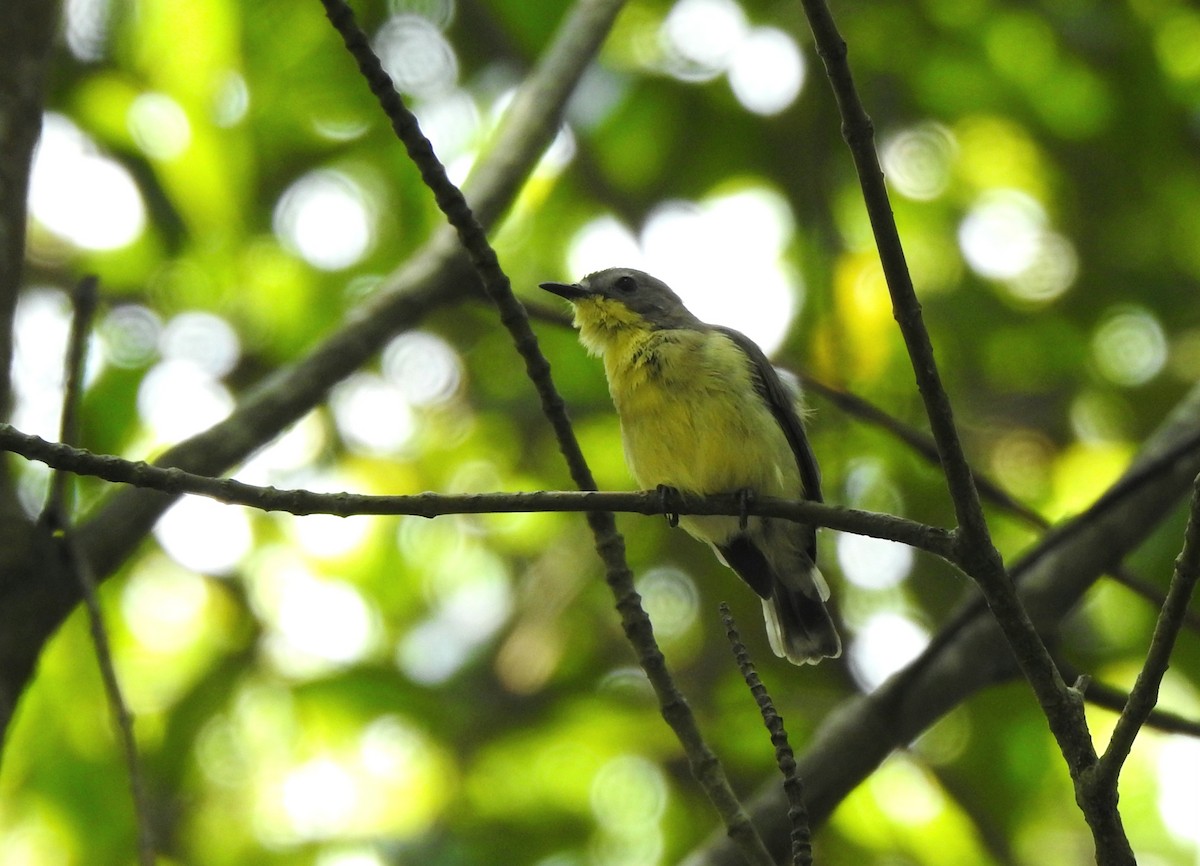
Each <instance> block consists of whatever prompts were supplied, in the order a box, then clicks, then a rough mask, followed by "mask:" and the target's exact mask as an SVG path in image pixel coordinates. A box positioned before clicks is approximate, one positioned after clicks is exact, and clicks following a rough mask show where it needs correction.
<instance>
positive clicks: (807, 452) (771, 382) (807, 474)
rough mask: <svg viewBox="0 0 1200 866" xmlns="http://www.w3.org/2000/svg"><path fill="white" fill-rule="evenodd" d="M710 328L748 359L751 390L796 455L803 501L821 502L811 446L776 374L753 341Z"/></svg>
mask: <svg viewBox="0 0 1200 866" xmlns="http://www.w3.org/2000/svg"><path fill="white" fill-rule="evenodd" d="M713 327H714V328H715V329H716V330H717V331H720V332H721V333H722V334H724V335H725V336H726V337H728V338H729V339H731V340H733V342H735V343H736V344H737V345H738V347H739V348H740V349H741V350H742V351H743V352H745V353H746V355H747V357H749V358H750V363H751V365H752V367H753V373H754V387H755V389H756V390H757V391H758V394H759V396H760V397H762V398H763V399H764V400H766V401H767V405H768V406H770V407H771V414H773V415H774V416H775V420H776V421H778V422H779V426H780V428H782V430H783V434H784V435H785V436H786V437H787V440H788V444H790V445H791V446H792V453H793V454H794V455H796V466H797V468H799V470H800V481H801V483H802V484H803V485H804V498H805V499H811V500H812V501H813V502H823V501H824V500H823V499H822V498H821V470H820V469H818V468H817V458H816V456H815V455H814V454H813V450H812V446H811V445H809V444H808V437H807V436H805V435H804V425H803V424H802V423H801V422H800V415H799V414H798V413H797V411H796V400H795V398H794V397H793V395H792V394H790V393H788V390H787V388H786V387H784V384H783V382H782V381H781V380H780V378H779V373H778V372H776V370H775V368H774V367H772V366H771V362H770V361H768V360H767V356H766V355H764V354H763V351H762V349H760V348H758V346H757V345H756V344H755V343H754V341H753V340H751V339H750V338H749V337H747V336H746V335H745V334H742V333H740V332H738V331H735V330H733V328H722V327H717V326H713Z"/></svg>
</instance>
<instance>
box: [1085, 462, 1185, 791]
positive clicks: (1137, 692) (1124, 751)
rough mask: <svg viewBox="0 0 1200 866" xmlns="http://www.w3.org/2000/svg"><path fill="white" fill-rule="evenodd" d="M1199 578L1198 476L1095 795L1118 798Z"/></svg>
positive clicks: (1095, 783)
mask: <svg viewBox="0 0 1200 866" xmlns="http://www.w3.org/2000/svg"><path fill="white" fill-rule="evenodd" d="M1197 579H1200V476H1197V478H1196V481H1195V485H1194V489H1193V493H1192V509H1191V513H1190V515H1189V516H1188V524H1187V529H1186V530H1185V532H1184V536H1183V550H1182V551H1181V552H1180V554H1179V557H1178V558H1177V559H1176V560H1175V573H1174V575H1173V576H1172V577H1171V586H1170V588H1169V589H1168V590H1167V600H1166V603H1165V604H1164V605H1163V607H1162V610H1161V611H1159V615H1158V621H1157V622H1156V623H1155V625H1154V635H1153V637H1152V638H1151V639H1150V651H1149V652H1148V653H1147V655H1146V663H1145V664H1144V665H1143V666H1142V669H1141V671H1140V672H1139V673H1138V678H1137V682H1135V683H1134V686H1133V691H1131V692H1130V693H1129V700H1128V701H1127V702H1126V704H1125V708H1124V709H1123V710H1122V711H1121V715H1120V718H1118V719H1117V725H1116V728H1115V729H1114V730H1113V734H1112V738H1111V739H1110V740H1109V742H1108V748H1107V749H1105V750H1104V755H1103V756H1102V757H1101V758H1100V765H1099V767H1097V769H1096V773H1095V777H1094V778H1093V779H1092V780H1091V782H1090V786H1091V787H1093V788H1094V791H1095V793H1099V794H1100V795H1102V796H1106V797H1111V798H1112V799H1114V800H1115V799H1116V793H1117V778H1118V776H1119V775H1120V773H1121V767H1122V766H1123V765H1124V763H1125V759H1126V758H1127V757H1128V756H1129V752H1130V750H1131V749H1132V748H1133V741H1134V739H1135V738H1136V737H1137V734H1138V731H1140V730H1141V728H1142V726H1143V725H1144V724H1146V721H1147V719H1149V718H1150V713H1151V712H1152V711H1153V710H1154V707H1155V705H1156V704H1157V703H1158V688H1159V686H1160V685H1161V684H1162V678H1163V675H1164V674H1166V672H1167V666H1168V665H1169V664H1170V661H1171V650H1172V649H1173V648H1174V647H1175V639H1176V638H1177V637H1178V636H1179V630H1180V628H1182V626H1183V615H1184V612H1185V611H1186V610H1187V607H1188V603H1189V602H1190V601H1191V598H1192V592H1193V591H1194V590H1195V588H1196V581H1197Z"/></svg>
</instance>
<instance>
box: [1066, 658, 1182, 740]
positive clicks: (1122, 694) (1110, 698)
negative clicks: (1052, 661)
mask: <svg viewBox="0 0 1200 866" xmlns="http://www.w3.org/2000/svg"><path fill="white" fill-rule="evenodd" d="M1056 662H1057V664H1058V669H1059V670H1061V671H1062V672H1063V676H1064V677H1066V678H1067V679H1070V680H1077V679H1078V678H1079V677H1080V673H1079V672H1078V671H1076V670H1075V668H1074V667H1072V666H1071V665H1070V664H1069V663H1067V662H1064V661H1063V660H1062V659H1056ZM1083 698H1084V700H1085V701H1087V702H1088V704H1089V705H1091V706H1095V707H1103V708H1104V709H1106V710H1112V711H1113V712H1114V713H1118V714H1119V713H1121V712H1122V711H1124V709H1125V707H1126V705H1127V704H1128V703H1129V692H1127V691H1125V690H1124V689H1119V688H1116V687H1115V686H1111V685H1109V684H1108V683H1105V682H1101V681H1099V680H1092V681H1091V682H1090V683H1088V687H1087V690H1086V691H1085V692H1084V693H1083ZM1145 727H1147V728H1153V729H1154V730H1156V731H1162V732H1163V733H1166V734H1183V735H1184V736H1187V737H1200V721H1198V720H1196V719H1188V718H1184V717H1183V716H1181V715H1179V714H1178V713H1172V712H1170V711H1169V710H1164V709H1160V708H1159V707H1155V708H1154V709H1153V710H1151V711H1150V715H1149V716H1147V717H1146V723H1145Z"/></svg>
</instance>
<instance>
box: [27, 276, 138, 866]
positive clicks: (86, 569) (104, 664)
mask: <svg viewBox="0 0 1200 866" xmlns="http://www.w3.org/2000/svg"><path fill="white" fill-rule="evenodd" d="M71 305H72V313H73V315H72V318H71V333H70V337H69V339H68V343H67V357H66V360H65V363H66V375H65V377H64V379H65V382H66V386H65V387H64V389H63V408H62V423H61V429H60V434H59V435H60V436H61V437H62V439H63V441H64V442H74V441H76V440H77V438H78V434H79V404H80V402H81V401H82V399H83V371H84V366H85V365H86V362H87V340H88V334H89V333H90V332H91V325H92V316H93V314H94V313H95V312H96V278H95V277H84V278H83V279H82V280H80V281H79V284H78V285H77V286H76V287H75V291H74V292H73V293H72V295H71ZM73 480H74V477H73V476H72V475H71V474H70V473H69V472H66V471H64V470H56V471H55V473H54V477H53V478H52V479H51V483H50V492H49V495H48V496H47V499H46V507H45V510H44V511H43V512H42V523H43V524H44V525H46V526H48V527H49V528H50V529H51V531H52V532H53V533H54V537H55V539H56V540H57V542H58V548H59V553H60V555H61V557H62V561H63V564H64V566H65V567H66V569H67V570H68V571H70V572H73V573H74V574H75V576H76V579H77V580H78V581H79V588H80V591H81V592H82V594H83V601H84V606H85V607H86V608H87V612H88V626H89V628H90V631H91V635H92V644H93V646H94V647H95V648H96V661H97V663H98V665H99V667H100V678H101V680H102V681H103V682H104V692H105V695H106V697H107V698H108V705H109V708H110V709H111V710H112V714H113V724H114V726H115V727H116V729H117V739H118V741H119V742H120V744H121V754H122V755H124V757H125V767H126V772H127V773H128V776H129V787H130V789H131V793H132V795H133V810H134V815H135V819H136V822H137V828H138V862H139V863H141V864H142V866H154V862H155V859H156V858H155V856H154V838H153V835H152V833H151V826H150V809H149V805H148V803H149V801H148V800H147V798H146V788H145V781H144V778H143V775H142V768H141V761H140V760H139V758H138V749H137V739H136V738H135V737H134V733H133V716H132V715H131V714H130V712H129V706H128V705H127V704H126V703H125V697H124V695H122V693H121V684H120V682H119V681H118V680H117V670H116V666H115V665H114V664H113V657H112V647H111V645H110V644H109V640H108V630H107V628H106V627H105V625H104V615H103V614H102V613H101V611H100V600H99V598H97V596H96V577H95V575H94V574H92V570H91V567H90V566H89V564H88V561H87V557H86V556H84V553H83V550H82V549H81V548H80V546H79V542H78V540H77V539H76V537H75V533H74V531H73V529H72V527H71V511H70V509H71V500H72V497H71V485H72V482H73Z"/></svg>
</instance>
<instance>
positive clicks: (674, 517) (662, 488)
mask: <svg viewBox="0 0 1200 866" xmlns="http://www.w3.org/2000/svg"><path fill="white" fill-rule="evenodd" d="M656 489H657V491H658V503H659V510H661V511H662V513H663V517H665V518H667V525H668V526H670V527H671V528H672V529H674V528H675V527H676V526H678V525H679V513H678V512H677V511H675V510H674V509H673V508H672V507H671V506H672V505H673V504H674V503H675V501H676V500H677V499H678V498H679V491H678V490H676V489H675V488H674V487H671V486H670V485H668V484H660V485H658V487H657V488H656Z"/></svg>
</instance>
